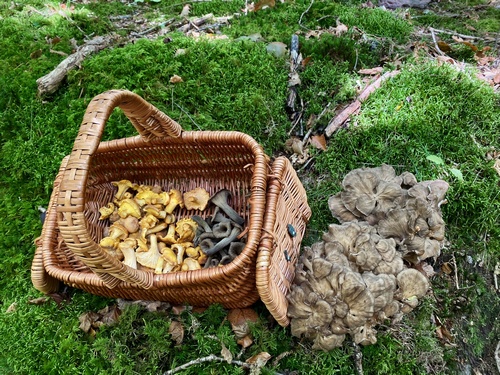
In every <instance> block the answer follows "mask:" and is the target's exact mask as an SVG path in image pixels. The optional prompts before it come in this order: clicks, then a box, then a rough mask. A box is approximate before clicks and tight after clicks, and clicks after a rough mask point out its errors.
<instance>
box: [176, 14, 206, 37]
mask: <svg viewBox="0 0 500 375" xmlns="http://www.w3.org/2000/svg"><path fill="white" fill-rule="evenodd" d="M213 18H214V15H213V14H212V13H208V14H205V15H204V16H201V17H199V18H196V19H194V20H190V21H187V23H186V24H184V25H182V26H180V27H178V28H177V31H181V32H183V33H185V32H187V31H189V30H191V29H192V28H195V29H196V28H198V26H201V25H203V24H204V23H206V22H207V21H209V20H212V19H213Z"/></svg>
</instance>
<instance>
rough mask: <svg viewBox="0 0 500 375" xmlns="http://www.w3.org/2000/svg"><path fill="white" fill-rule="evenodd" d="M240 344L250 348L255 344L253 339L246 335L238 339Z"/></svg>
mask: <svg viewBox="0 0 500 375" xmlns="http://www.w3.org/2000/svg"><path fill="white" fill-rule="evenodd" d="M237 344H238V345H241V347H242V348H248V347H249V346H251V345H252V344H253V339H252V338H251V337H250V336H245V337H243V338H241V339H239V340H238V341H237Z"/></svg>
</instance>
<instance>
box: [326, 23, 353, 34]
mask: <svg viewBox="0 0 500 375" xmlns="http://www.w3.org/2000/svg"><path fill="white" fill-rule="evenodd" d="M330 30H331V31H333V34H334V35H336V36H340V35H342V34H344V33H346V32H347V31H348V30H349V28H348V27H347V26H346V25H344V24H343V23H340V22H339V23H338V24H337V26H336V27H333V28H331V29H330Z"/></svg>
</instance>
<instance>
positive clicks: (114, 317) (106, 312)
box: [97, 305, 121, 326]
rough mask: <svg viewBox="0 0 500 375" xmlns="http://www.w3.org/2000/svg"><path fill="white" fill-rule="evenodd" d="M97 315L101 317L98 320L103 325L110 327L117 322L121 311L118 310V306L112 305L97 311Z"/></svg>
mask: <svg viewBox="0 0 500 375" xmlns="http://www.w3.org/2000/svg"><path fill="white" fill-rule="evenodd" d="M97 313H98V314H100V315H101V318H100V319H99V320H100V321H101V322H102V323H103V324H105V325H108V326H110V325H113V324H115V323H117V322H118V319H119V318H120V314H121V310H120V309H119V308H118V306H116V305H113V306H106V307H105V308H104V309H101V310H99V311H98V312H97Z"/></svg>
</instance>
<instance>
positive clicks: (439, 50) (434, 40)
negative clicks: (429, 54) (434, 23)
mask: <svg viewBox="0 0 500 375" xmlns="http://www.w3.org/2000/svg"><path fill="white" fill-rule="evenodd" d="M429 30H430V32H431V35H432V41H433V42H434V47H435V48H436V51H438V53H439V54H440V55H442V56H444V52H443V51H441V49H440V48H439V46H438V44H437V40H436V35H434V29H433V28H432V27H429Z"/></svg>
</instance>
